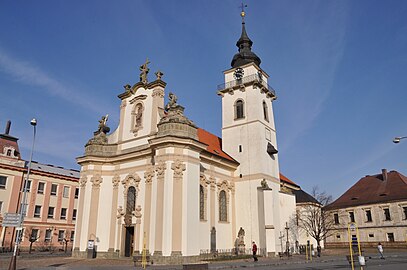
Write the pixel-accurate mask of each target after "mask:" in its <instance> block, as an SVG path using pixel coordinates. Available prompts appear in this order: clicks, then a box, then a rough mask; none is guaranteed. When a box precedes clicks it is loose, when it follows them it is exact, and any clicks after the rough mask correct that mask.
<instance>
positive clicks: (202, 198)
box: [199, 185, 205, 220]
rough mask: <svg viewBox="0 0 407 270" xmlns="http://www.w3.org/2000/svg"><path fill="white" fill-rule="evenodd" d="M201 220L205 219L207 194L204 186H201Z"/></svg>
mask: <svg viewBox="0 0 407 270" xmlns="http://www.w3.org/2000/svg"><path fill="white" fill-rule="evenodd" d="M199 219H200V220H204V219H205V193H204V188H203V186H202V185H199Z"/></svg>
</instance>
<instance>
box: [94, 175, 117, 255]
mask: <svg viewBox="0 0 407 270" xmlns="http://www.w3.org/2000/svg"><path fill="white" fill-rule="evenodd" d="M102 178H103V180H102V181H103V182H102V183H101V184H100V194H99V209H98V220H97V227H96V241H95V245H97V248H98V250H100V251H107V250H108V249H109V236H110V234H109V233H106V232H110V229H111V228H110V222H106V221H108V220H110V219H111V218H112V217H111V208H112V195H113V194H112V192H111V191H112V186H113V184H112V178H113V177H111V176H103V177H102Z"/></svg>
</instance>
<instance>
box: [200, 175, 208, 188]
mask: <svg viewBox="0 0 407 270" xmlns="http://www.w3.org/2000/svg"><path fill="white" fill-rule="evenodd" d="M199 182H200V184H201V185H202V186H203V187H205V188H206V187H207V186H208V184H209V181H208V180H207V179H206V177H205V175H203V174H202V175H201V177H200V179H199Z"/></svg>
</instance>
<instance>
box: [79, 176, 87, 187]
mask: <svg viewBox="0 0 407 270" xmlns="http://www.w3.org/2000/svg"><path fill="white" fill-rule="evenodd" d="M87 182H88V179H87V177H86V176H82V177H81V178H80V179H79V187H81V188H84V187H85V186H86V183H87Z"/></svg>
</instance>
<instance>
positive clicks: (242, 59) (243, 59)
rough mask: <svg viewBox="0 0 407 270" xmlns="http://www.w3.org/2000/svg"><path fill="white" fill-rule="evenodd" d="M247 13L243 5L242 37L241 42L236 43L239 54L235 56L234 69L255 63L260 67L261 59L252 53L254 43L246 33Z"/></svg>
mask: <svg viewBox="0 0 407 270" xmlns="http://www.w3.org/2000/svg"><path fill="white" fill-rule="evenodd" d="M245 15H246V13H245V12H244V6H243V5H242V12H241V13H240V16H241V17H242V34H241V35H240V38H239V40H238V41H237V42H236V46H237V47H238V50H239V52H238V53H237V54H235V55H234V56H233V59H232V63H231V65H232V67H233V68H236V67H239V66H242V65H245V64H247V63H252V62H254V63H255V64H256V65H258V66H260V63H261V60H260V58H259V57H258V56H257V55H256V54H255V53H254V52H252V45H253V41H251V40H250V38H249V36H248V35H247V32H246V27H245V24H246V23H245V22H244V17H245Z"/></svg>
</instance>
